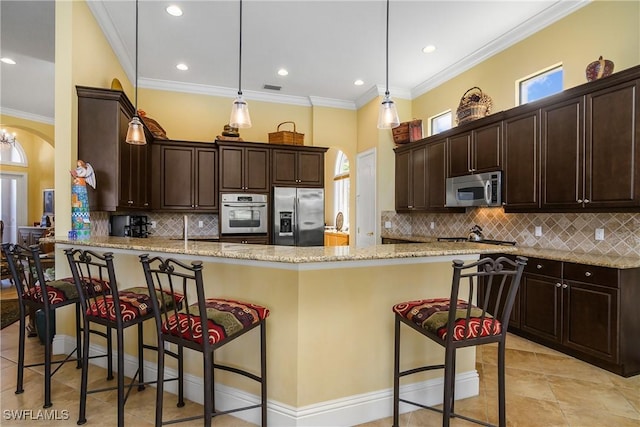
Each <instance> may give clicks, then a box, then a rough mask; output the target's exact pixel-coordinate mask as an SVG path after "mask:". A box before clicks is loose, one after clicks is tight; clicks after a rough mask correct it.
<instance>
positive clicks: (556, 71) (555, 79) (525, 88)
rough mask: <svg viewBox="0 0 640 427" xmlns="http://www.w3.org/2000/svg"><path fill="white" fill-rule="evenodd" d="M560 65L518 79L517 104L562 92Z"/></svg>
mask: <svg viewBox="0 0 640 427" xmlns="http://www.w3.org/2000/svg"><path fill="white" fill-rule="evenodd" d="M562 76H563V73H562V65H559V66H553V67H550V68H547V69H545V70H543V71H541V72H538V73H536V74H534V75H531V76H528V77H525V78H524V79H521V80H518V82H517V84H518V93H519V100H518V101H519V105H522V104H526V103H527V102H532V101H536V100H538V99H541V98H544V97H547V96H549V95H553V94H556V93H559V92H562Z"/></svg>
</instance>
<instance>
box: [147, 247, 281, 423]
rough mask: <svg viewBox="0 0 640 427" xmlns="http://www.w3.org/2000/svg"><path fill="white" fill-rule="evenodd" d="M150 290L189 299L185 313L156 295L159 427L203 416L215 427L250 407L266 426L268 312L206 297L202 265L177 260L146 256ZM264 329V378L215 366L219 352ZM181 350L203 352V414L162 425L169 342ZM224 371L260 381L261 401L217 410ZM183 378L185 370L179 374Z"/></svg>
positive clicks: (262, 333) (185, 306) (157, 406)
mask: <svg viewBox="0 0 640 427" xmlns="http://www.w3.org/2000/svg"><path fill="white" fill-rule="evenodd" d="M140 261H141V262H142V267H143V269H144V273H145V278H146V281H147V287H148V288H149V289H150V290H151V289H162V290H164V291H165V292H169V294H171V295H174V294H176V293H179V294H181V295H184V296H185V300H184V309H182V310H180V309H178V308H176V307H167V306H162V305H161V304H159V302H158V299H157V298H156V297H155V295H154V294H152V298H151V301H152V303H153V309H154V313H156V316H155V318H156V327H157V330H158V385H157V391H156V392H157V395H156V426H161V425H163V424H169V423H171V424H172V423H174V422H181V421H188V420H193V419H197V418H204V426H206V427H208V426H210V425H211V419H212V418H213V417H216V416H219V415H223V414H228V413H230V412H238V411H244V410H249V409H256V408H260V409H261V423H262V426H263V427H266V425H267V360H266V318H267V317H268V316H269V310H268V309H267V308H265V307H261V306H259V305H256V304H251V303H246V302H240V301H235V300H230V299H218V298H205V292H204V284H203V280H202V262H200V261H193V262H191V265H190V266H189V265H186V264H184V263H182V262H180V261H177V260H175V259H171V258H168V259H163V258H160V257H153V258H150V257H149V255H147V254H145V255H141V256H140ZM257 327H259V328H260V374H259V375H255V374H253V373H251V372H249V371H247V370H244V369H239V368H237V367H231V366H227V365H224V364H219V363H216V362H215V359H214V352H215V350H217V349H218V348H220V347H222V346H224V345H226V344H228V343H229V342H231V341H233V340H235V339H236V338H238V337H240V336H242V335H244V334H245V333H247V332H249V331H250V330H252V329H254V328H257ZM165 342H169V343H173V344H175V345H177V346H178V348H179V349H180V348H183V347H186V348H190V349H192V350H195V351H199V352H201V353H202V354H203V371H204V374H203V378H204V392H203V394H204V414H203V415H201V416H189V417H185V418H183V419H180V420H176V419H172V420H170V421H168V422H166V423H163V421H162V393H163V381H162V378H163V376H164V354H165V352H166V350H165V349H164V343H165ZM215 369H221V370H225V371H228V372H233V373H236V374H240V375H242V376H245V377H247V378H250V379H252V380H254V381H256V382H258V383H260V386H261V390H260V395H261V397H260V403H259V404H255V405H249V406H244V407H241V408H235V409H232V410H229V411H217V410H216V406H215V398H214V394H215V393H214V384H215V381H214V371H215ZM179 376H180V377H182V372H179Z"/></svg>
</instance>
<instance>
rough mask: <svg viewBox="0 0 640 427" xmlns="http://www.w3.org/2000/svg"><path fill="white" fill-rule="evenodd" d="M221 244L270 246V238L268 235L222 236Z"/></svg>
mask: <svg viewBox="0 0 640 427" xmlns="http://www.w3.org/2000/svg"><path fill="white" fill-rule="evenodd" d="M220 243H243V244H251V245H268V244H269V236H267V235H259V236H252V235H250V236H224V235H221V236H220Z"/></svg>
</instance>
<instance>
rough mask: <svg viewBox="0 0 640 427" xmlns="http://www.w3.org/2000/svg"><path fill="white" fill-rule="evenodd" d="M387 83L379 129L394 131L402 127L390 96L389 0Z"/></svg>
mask: <svg viewBox="0 0 640 427" xmlns="http://www.w3.org/2000/svg"><path fill="white" fill-rule="evenodd" d="M386 43H387V45H386V60H385V64H386V83H387V88H386V91H385V93H384V98H383V99H382V103H381V104H380V112H379V113H378V129H392V128H395V127H398V126H400V119H399V118H398V110H397V109H396V104H395V102H393V100H392V99H391V95H389V0H387V41H386Z"/></svg>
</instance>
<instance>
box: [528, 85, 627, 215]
mask: <svg viewBox="0 0 640 427" xmlns="http://www.w3.org/2000/svg"><path fill="white" fill-rule="evenodd" d="M639 88H640V84H639V82H638V81H637V80H636V81H631V82H626V83H623V84H619V85H615V86H612V87H608V88H605V89H602V90H599V91H594V92H592V93H589V94H587V95H586V96H579V97H576V98H573V99H569V100H567V101H564V102H560V103H554V104H552V105H550V106H546V107H543V108H542V110H541V111H542V117H541V123H542V132H541V156H542V158H541V162H540V163H541V166H542V169H541V170H542V173H541V191H542V208H543V209H552V210H553V209H555V210H565V209H571V210H580V209H581V208H586V209H594V208H624V207H638V206H640V173H638V170H637V169H638V165H640V142H639V141H638V137H637V135H638V120H639V117H640V112H639V111H638V107H640V95H639V93H638V89H639Z"/></svg>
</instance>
